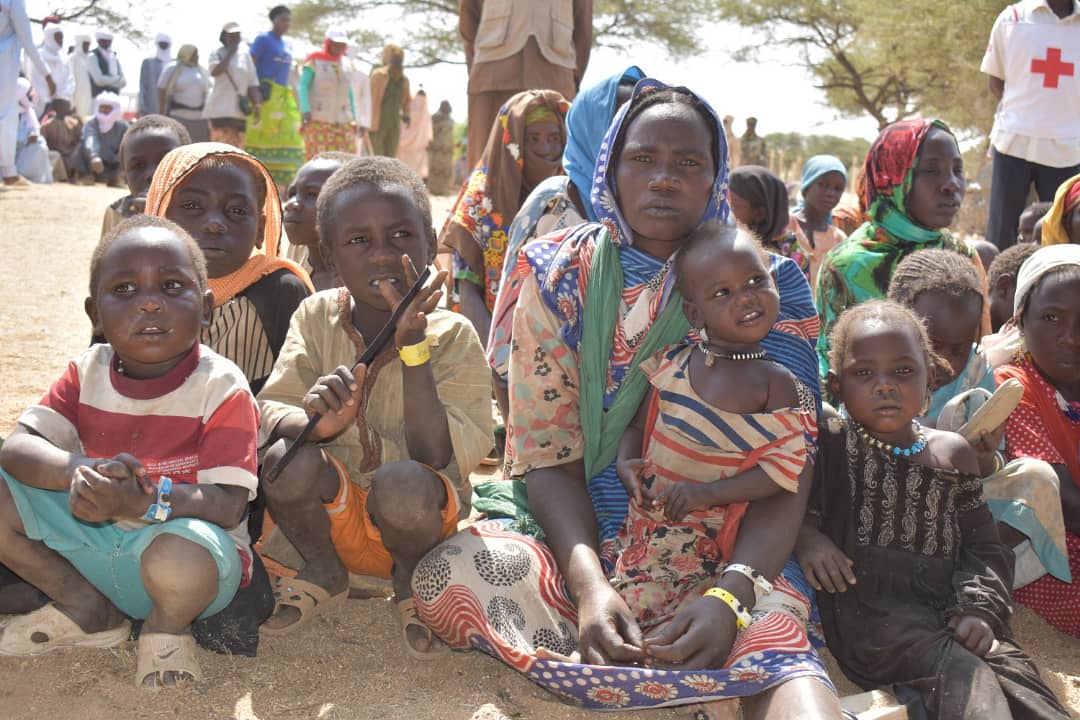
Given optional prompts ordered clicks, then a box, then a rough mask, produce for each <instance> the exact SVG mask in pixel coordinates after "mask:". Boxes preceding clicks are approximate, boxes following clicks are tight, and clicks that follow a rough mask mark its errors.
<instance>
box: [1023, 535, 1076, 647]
mask: <svg viewBox="0 0 1080 720" xmlns="http://www.w3.org/2000/svg"><path fill="white" fill-rule="evenodd" d="M1065 546H1066V547H1067V548H1068V550H1069V571H1070V572H1071V573H1072V576H1073V578H1074V580H1073V582H1072V583H1066V582H1062V581H1060V580H1058V579H1057V578H1056V577H1054V576H1053V575H1051V574H1049V573H1047V574H1046V575H1043V576H1042V577H1041V578H1039V579H1038V580H1036V581H1035V582H1033V583H1031V584H1030V585H1025V586H1024V587H1022V588H1020V589H1019V590H1014V591H1013V599H1014V600H1016V602H1018V603H1021V604H1023V605H1027V606H1028V607H1029V608H1031V609H1032V610H1034V611H1035V612H1036V613H1038V615H1039V617H1041V618H1042V619H1044V620H1046V622H1048V623H1050V624H1051V625H1053V626H1054V627H1056V628H1057V629H1058V630H1060V631H1061V632H1063V633H1067V634H1069V635H1072V636H1073V637H1077V638H1080V586H1078V585H1077V581H1076V578H1080V537H1077V536H1076V535H1073V534H1072V533H1071V532H1066V533H1065Z"/></svg>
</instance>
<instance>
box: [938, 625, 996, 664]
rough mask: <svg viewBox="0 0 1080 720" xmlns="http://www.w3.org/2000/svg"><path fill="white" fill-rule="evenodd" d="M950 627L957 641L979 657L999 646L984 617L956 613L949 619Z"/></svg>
mask: <svg viewBox="0 0 1080 720" xmlns="http://www.w3.org/2000/svg"><path fill="white" fill-rule="evenodd" d="M949 629H950V630H952V631H953V637H955V638H956V642H958V643H960V644H961V645H963V646H964V647H965V648H967V649H968V650H969V651H971V653H972V654H974V655H977V656H978V657H986V653H988V652H990V651H991V650H995V649H996V648H997V639H996V638H995V637H994V631H993V630H991V629H990V626H989V625H988V624H987V623H986V621H985V620H983V619H982V618H979V617H975V616H974V615H956V616H955V617H953V618H952V619H951V620H949Z"/></svg>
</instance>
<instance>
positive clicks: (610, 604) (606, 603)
mask: <svg viewBox="0 0 1080 720" xmlns="http://www.w3.org/2000/svg"><path fill="white" fill-rule="evenodd" d="M578 649H579V650H580V652H581V662H583V663H586V664H588V665H639V664H642V663H643V662H644V661H645V653H644V651H643V650H642V640H641V629H640V628H639V627H638V624H637V621H636V620H635V619H634V616H633V614H632V613H631V612H630V608H629V607H627V606H626V602H625V601H624V600H623V599H622V598H621V597H619V594H618V593H617V592H615V590H614V589H612V587H611V586H610V585H607V584H598V585H597V586H595V589H594V590H593V591H591V592H588V593H586V594H584V595H583V596H582V599H581V602H580V604H579V605H578Z"/></svg>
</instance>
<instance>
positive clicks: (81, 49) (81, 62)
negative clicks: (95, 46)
mask: <svg viewBox="0 0 1080 720" xmlns="http://www.w3.org/2000/svg"><path fill="white" fill-rule="evenodd" d="M91 60H92V58H91V57H90V36H89V35H76V36H75V45H74V47H72V49H71V57H70V58H69V59H68V67H69V68H71V77H72V78H73V79H74V81H75V94H74V95H73V96H72V98H71V105H72V109H73V110H74V111H75V114H76V115H78V116H79V117H80V118H85V117H86V116H88V115H89V114H90V109H91V107H92V105H91V103H92V102H93V100H94V96H93V95H92V94H91V93H90V69H89V68H90V62H91Z"/></svg>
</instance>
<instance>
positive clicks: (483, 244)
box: [439, 90, 569, 342]
mask: <svg viewBox="0 0 1080 720" xmlns="http://www.w3.org/2000/svg"><path fill="white" fill-rule="evenodd" d="M568 108H569V103H567V102H566V99H565V98H564V97H563V96H562V95H560V94H559V93H557V92H555V91H554V90H526V91H524V92H520V93H518V94H516V95H514V96H512V97H511V98H510V99H509V100H507V101H506V103H505V104H504V105H503V106H502V108H501V109H500V110H499V115H498V117H496V118H495V124H494V125H493V126H492V128H491V134H490V135H489V136H488V143H487V147H485V148H484V154H483V155H482V156H481V157H480V162H478V163H477V164H476V168H475V169H474V170H473V172H472V175H470V176H469V179H468V180H467V181H466V182H465V185H463V186H462V188H461V192H460V193H459V194H458V199H457V202H456V203H455V204H454V207H453V209H452V210H451V211H450V217H449V218H447V221H446V224H445V225H444V226H443V229H442V232H441V233H440V234H439V244H440V245H442V246H443V247H446V248H449V249H450V250H453V252H454V280H455V287H456V289H457V295H458V298H459V302H460V304H461V312H462V313H463V314H464V315H465V317H467V318H469V320H470V321H471V322H472V324H473V326H474V327H475V328H476V332H477V333H478V334H479V335H480V339H481V341H484V342H486V341H487V337H488V331H489V329H490V326H491V311H492V308H494V307H495V296H496V295H497V294H498V292H499V283H500V282H501V281H502V270H503V258H504V257H505V256H506V242H507V230H508V229H509V226H510V222H511V221H512V220H513V219H514V216H515V215H517V212H518V208H520V207H521V203H522V201H523V200H524V199H525V198H526V197H528V195H529V193H530V192H531V191H532V189H533V188H535V187H536V186H537V185H539V184H540V183H541V182H543V181H544V180H546V179H547V178H549V177H551V176H552V175H558V174H560V173H561V172H562V164H561V162H560V160H561V158H562V151H563V145H564V144H565V141H566V130H565V126H564V121H565V118H566V111H567V109H568Z"/></svg>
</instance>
